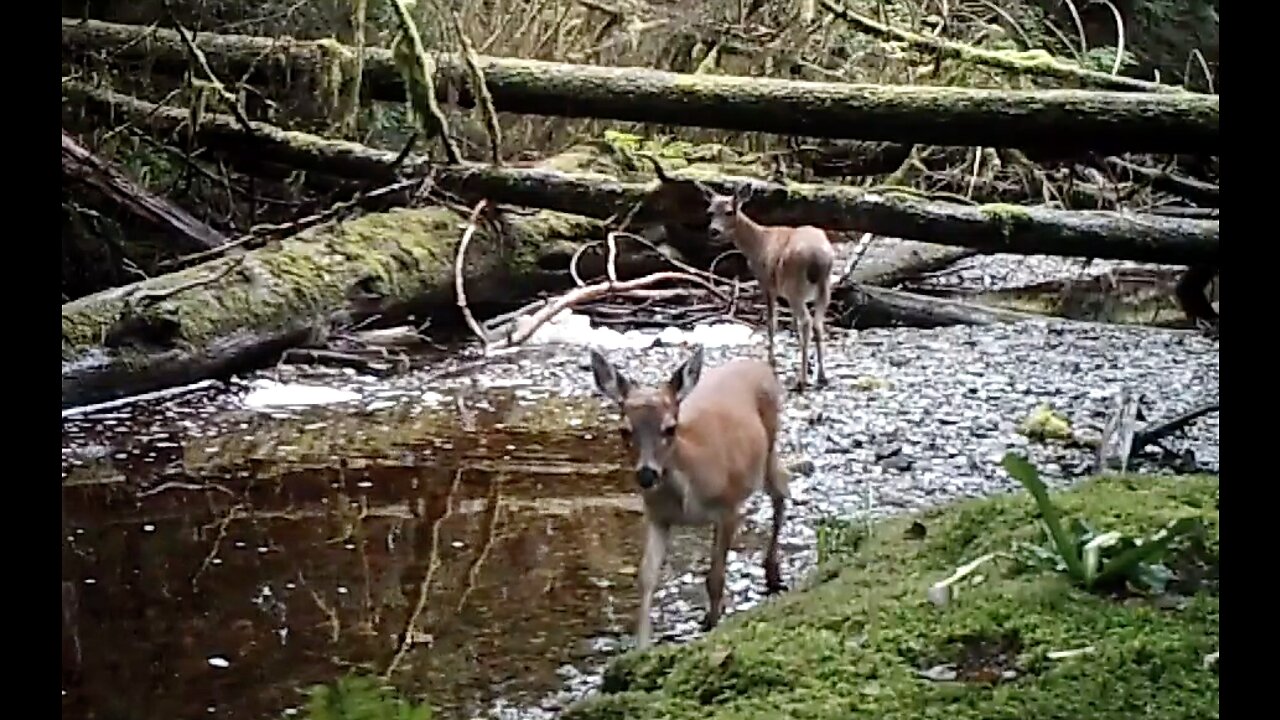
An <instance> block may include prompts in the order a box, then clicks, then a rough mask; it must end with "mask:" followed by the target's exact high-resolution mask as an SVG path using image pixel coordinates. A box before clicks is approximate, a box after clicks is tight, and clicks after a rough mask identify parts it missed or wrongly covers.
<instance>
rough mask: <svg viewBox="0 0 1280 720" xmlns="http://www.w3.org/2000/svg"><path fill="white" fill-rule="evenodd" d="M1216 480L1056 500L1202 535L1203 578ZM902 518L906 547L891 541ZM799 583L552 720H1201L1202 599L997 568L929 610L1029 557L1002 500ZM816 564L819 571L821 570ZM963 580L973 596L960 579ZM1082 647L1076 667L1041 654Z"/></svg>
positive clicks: (1067, 508) (1029, 538)
mask: <svg viewBox="0 0 1280 720" xmlns="http://www.w3.org/2000/svg"><path fill="white" fill-rule="evenodd" d="M1217 498H1218V481H1217V478H1216V477H1192V478H1186V479H1170V478H1153V477H1133V476H1124V477H1104V478H1101V479H1097V480H1094V481H1091V482H1088V483H1086V484H1084V485H1083V486H1081V487H1079V488H1077V489H1075V490H1073V491H1069V492H1065V493H1061V494H1059V495H1057V496H1055V501H1056V502H1058V503H1059V504H1060V506H1061V507H1062V509H1063V511H1064V512H1065V513H1067V514H1068V515H1070V516H1072V517H1085V518H1088V519H1089V520H1091V521H1093V522H1094V523H1095V525H1096V526H1097V527H1105V528H1107V529H1115V530H1120V531H1123V532H1132V533H1134V534H1149V533H1150V532H1152V531H1154V530H1155V529H1156V528H1158V527H1160V526H1162V525H1163V524H1165V523H1167V522H1169V521H1170V520H1173V519H1175V518H1178V517H1183V516H1187V515H1194V516H1197V517H1200V518H1202V519H1203V521H1204V523H1205V525H1206V529H1207V541H1206V547H1205V548H1204V549H1203V550H1202V551H1201V552H1200V553H1199V554H1198V555H1197V557H1196V559H1197V561H1199V562H1201V563H1203V564H1204V565H1207V566H1208V567H1210V568H1212V570H1213V572H1214V573H1215V574H1216V569H1217V564H1218V538H1219V532H1218V509H1217ZM915 520H918V521H919V522H921V523H922V524H923V525H924V526H925V527H926V529H927V533H926V534H925V536H924V538H923V539H911V536H910V535H909V534H908V533H906V530H907V528H908V526H910V525H911V523H912V522H913V521H915ZM845 536H847V537H848V538H849V539H850V542H856V543H857V548H856V550H855V551H853V552H851V553H838V552H837V553H832V555H833V557H835V559H836V560H835V562H837V563H838V565H836V566H835V567H834V568H832V567H824V568H822V570H823V571H824V572H821V573H819V574H818V575H817V577H819V578H822V577H824V576H825V577H826V578H828V579H826V580H825V581H820V582H818V583H816V584H814V585H812V586H810V587H807V588H804V589H801V590H797V591H794V592H791V593H788V594H786V595H784V596H781V597H779V598H778V599H776V600H775V601H772V602H769V603H767V604H765V605H763V606H761V607H759V608H757V609H755V610H751V611H747V612H744V613H739V614H735V615H732V616H729V617H728V618H727V619H726V620H725V621H723V622H722V624H721V626H720V627H719V628H718V629H717V630H716V631H714V632H712V633H710V634H709V635H708V636H706V637H704V638H702V639H700V640H698V641H695V642H691V643H688V644H684V645H659V646H658V647H656V648H654V649H653V650H651V651H649V652H647V653H636V652H631V653H628V654H626V655H623V656H622V657H620V658H619V659H618V660H617V661H616V662H615V663H614V664H613V665H612V666H611V667H610V669H609V672H608V674H607V676H606V683H605V692H604V693H603V694H602V695H600V696H598V697H595V698H592V699H589V700H587V701H585V702H583V703H581V704H580V705H579V706H577V707H575V708H573V709H571V711H570V712H568V713H566V714H565V715H563V716H562V717H563V718H564V720H604V719H605V718H619V719H621V718H628V719H632V718H635V719H643V718H665V719H666V720H686V719H687V720H694V719H695V718H696V719H697V720H703V719H708V720H710V719H714V720H728V719H729V718H733V719H735V720H736V719H738V718H742V719H744V720H745V719H746V718H765V717H779V718H782V717H785V718H809V719H817V718H822V719H826V718H830V719H831V720H836V719H837V718H840V719H842V720H843V719H844V718H851V717H874V718H878V719H879V718H883V719H886V720H915V719H916V718H937V719H942V718H946V720H1026V719H1027V718H1090V719H1091V720H1136V719H1138V718H1151V719H1152V720H1157V719H1158V720H1182V719H1187V720H1190V719H1192V718H1208V717H1217V716H1218V675H1217V672H1216V671H1215V670H1211V669H1205V667H1204V664H1203V663H1204V658H1205V656H1206V655H1208V654H1210V653H1213V652H1215V651H1217V649H1218V594H1217V590H1216V582H1215V583H1207V584H1204V585H1202V586H1201V587H1200V588H1199V590H1197V591H1195V592H1194V593H1193V594H1191V595H1190V596H1189V597H1188V598H1187V599H1186V602H1185V604H1184V605H1182V606H1180V607H1176V608H1174V607H1161V606H1158V605H1157V604H1156V603H1155V602H1153V601H1149V600H1146V599H1129V600H1118V599H1115V598H1111V597H1106V596H1102V595H1099V594H1091V593H1088V592H1085V591H1083V590H1080V589H1077V588H1075V587H1073V586H1072V585H1071V584H1070V582H1069V581H1068V580H1067V579H1066V578H1065V576H1063V575H1061V574H1060V573H1054V572H1052V571H1029V570H1027V569H1026V568H1025V567H1020V566H1017V565H1015V564H1013V563H1012V562H1011V561H1009V560H1007V559H1001V558H997V559H996V560H994V561H992V562H990V563H988V564H987V565H984V566H983V568H982V569H981V570H980V571H979V572H978V573H976V574H975V576H970V577H971V580H966V581H962V582H961V583H960V587H958V588H954V589H956V590H957V594H956V596H955V599H954V600H952V602H951V603H950V604H949V605H947V606H945V607H943V608H937V607H935V606H934V605H932V604H931V603H929V602H928V601H927V600H926V595H925V590H926V588H927V587H928V586H929V585H930V584H931V583H933V582H936V581H938V580H940V579H942V578H944V577H946V576H947V575H949V574H950V573H951V572H952V571H953V570H954V569H955V567H956V566H957V565H959V564H961V563H964V562H967V561H969V560H971V559H973V558H975V557H977V556H979V555H982V554H984V553H987V552H992V551H1007V550H1009V549H1010V548H1011V546H1012V545H1013V543H1014V542H1017V541H1021V542H1033V543H1040V542H1043V540H1044V533H1043V530H1042V529H1041V528H1040V527H1039V526H1038V518H1037V511H1036V508H1035V503H1034V501H1033V500H1032V499H1031V497H1030V496H1029V495H1027V494H1026V493H1016V494H1010V495H1006V496H1000V497H995V498H986V499H981V500H974V501H969V502H965V503H961V504H958V505H955V506H951V507H945V508H941V509H936V510H933V511H929V512H926V513H923V514H921V515H919V516H916V517H909V518H902V519H898V520H893V521H888V522H885V523H882V524H879V525H877V526H876V527H875V529H874V531H873V532H872V534H871V535H870V536H866V537H864V536H862V535H861V534H860V533H848V534H845ZM828 565H829V566H830V565H831V563H828ZM975 580H976V582H974V581H975ZM998 640H1004V641H1006V642H1009V643H1010V644H1011V647H1012V652H1011V654H1012V658H1011V659H1010V663H1009V664H1010V665H1012V667H1013V669H1014V670H1015V672H1016V677H1015V678H1013V679H1011V680H1006V681H1004V682H1000V683H998V684H983V683H979V682H972V681H971V682H960V681H957V682H936V681H932V680H928V679H925V678H922V677H920V675H919V674H918V673H919V671H921V670H924V669H927V668H930V667H934V666H936V665H939V664H943V663H948V662H954V661H956V660H957V659H958V658H959V657H960V656H961V655H962V652H963V649H964V648H966V647H970V648H971V647H974V646H975V645H976V643H977V642H979V641H998ZM1087 646H1091V647H1092V651H1091V652H1089V653H1086V654H1082V655H1078V656H1075V657H1068V658H1059V659H1054V658H1053V657H1052V656H1051V655H1050V653H1053V652H1055V651H1063V650H1073V649H1079V648H1083V647H1087Z"/></svg>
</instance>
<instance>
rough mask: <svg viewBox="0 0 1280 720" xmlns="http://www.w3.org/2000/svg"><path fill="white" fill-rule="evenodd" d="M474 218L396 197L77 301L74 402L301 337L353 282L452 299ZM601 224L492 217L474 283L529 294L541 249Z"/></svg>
mask: <svg viewBox="0 0 1280 720" xmlns="http://www.w3.org/2000/svg"><path fill="white" fill-rule="evenodd" d="M465 224H466V219H465V217H463V216H462V215H460V214H459V213H457V212H455V211H453V210H449V209H444V208H427V209H413V210H410V209H396V210H392V211H390V212H386V213H377V214H371V215H366V216H363V217H360V218H357V219H355V220H351V221H348V222H343V223H341V224H336V225H327V226H322V227H317V228H313V229H310V230H307V231H305V232H303V233H300V234H299V235H297V236H294V237H292V238H289V239H287V240H284V241H282V242H278V243H272V244H270V245H268V246H266V247H263V248H260V249H257V250H254V251H252V252H249V253H246V254H244V255H242V256H238V257H231V258H223V259H218V260H214V261H210V262H207V263H204V264H201V265H198V266H195V267H192V268H188V269H186V270H183V271H180V272H175V273H171V274H168V275H163V276H160V277H157V278H153V279H151V280H148V281H146V282H144V283H137V284H134V285H132V286H126V287H123V288H116V289H112V290H108V291H104V292H101V293H97V294H95V295H90V296H86V297H83V298H79V299H77V300H75V301H72V302H69V303H66V304H64V305H63V307H62V359H63V404H64V406H65V405H70V404H80V403H86V402H97V401H100V400H103V399H109V398H111V397H118V396H120V395H124V394H129V393H134V392H145V391H147V390H153V389H156V388H159V387H164V386H166V385H172V384H176V383H179V382H190V381H192V380H193V379H199V378H203V377H210V376H212V375H216V374H218V373H220V372H224V371H226V370H227V369H228V368H233V367H236V366H238V364H240V363H244V362H246V361H247V359H248V358H252V357H255V356H256V355H257V354H260V353H263V352H268V351H275V352H278V351H280V350H283V349H284V348H285V347H289V346H293V345H297V344H299V343H301V342H305V341H306V339H307V338H309V337H315V336H316V333H321V334H322V333H324V332H326V331H327V329H328V327H329V325H330V323H331V322H332V320H333V319H334V318H337V317H341V316H342V315H343V314H350V315H353V316H356V317H358V316H359V315H360V314H361V313H362V312H364V310H362V309H361V308H360V306H359V304H358V303H357V301H355V300H353V296H360V295H373V296H376V297H377V298H378V300H377V312H378V313H379V314H390V315H393V316H394V315H396V314H398V313H407V312H412V311H414V310H415V309H424V310H425V309H427V308H428V307H429V306H432V305H434V306H441V305H445V304H449V305H451V304H452V303H453V297H454V279H453V257H454V252H455V249H456V247H457V243H458V241H459V239H460V237H461V234H462V231H463V229H464V227H465ZM599 232H600V226H599V224H598V223H596V222H594V221H591V220H587V219H584V218H578V217H571V216H566V215H563V214H559V213H554V212H540V213H537V214H535V215H532V216H525V217H512V218H508V221H507V223H506V226H505V232H504V233H503V235H502V237H495V236H494V235H493V234H492V233H491V232H490V231H489V230H488V229H487V228H486V227H484V226H483V225H482V227H481V228H480V229H479V231H478V232H477V233H476V235H475V237H474V239H473V242H472V243H471V245H470V246H469V248H468V253H467V255H468V257H467V262H466V266H465V271H464V275H465V278H466V282H467V293H468V297H469V298H470V299H472V300H473V301H477V302H483V301H495V300H496V301H508V302H513V301H518V300H519V299H521V297H522V296H523V295H525V294H527V292H528V291H529V289H530V287H533V288H534V289H536V288H537V287H540V286H541V285H542V284H544V283H545V282H547V278H546V274H547V273H546V271H544V270H542V269H541V268H540V266H539V265H540V264H539V259H540V258H541V257H543V255H545V254H547V253H551V254H552V255H553V256H558V255H559V254H560V253H562V252H563V251H564V248H565V247H566V246H572V245H571V243H573V242H574V241H581V240H583V239H586V238H588V237H591V236H595V235H598V234H599ZM558 269H559V268H557V270H558ZM552 279H553V280H554V278H552ZM157 336H158V337H157Z"/></svg>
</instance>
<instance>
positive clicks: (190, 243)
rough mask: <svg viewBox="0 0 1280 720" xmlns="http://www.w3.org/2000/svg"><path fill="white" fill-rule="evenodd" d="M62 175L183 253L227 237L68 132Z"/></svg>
mask: <svg viewBox="0 0 1280 720" xmlns="http://www.w3.org/2000/svg"><path fill="white" fill-rule="evenodd" d="M62 176H63V178H65V179H69V180H71V181H73V182H76V183H80V184H82V185H85V186H88V187H90V188H92V189H93V190H95V191H97V192H98V193H99V194H100V195H102V196H103V197H104V198H106V199H107V200H108V201H110V202H111V203H113V204H114V205H116V206H117V207H119V208H121V209H123V210H124V211H125V212H126V213H129V214H130V215H132V216H134V217H136V218H138V219H140V220H142V221H143V222H144V223H146V224H148V225H152V226H154V227H157V228H159V229H160V230H161V231H163V232H165V233H166V234H167V235H169V236H171V237H172V238H173V239H174V240H175V241H176V242H175V246H176V247H177V248H179V249H181V250H186V251H197V250H210V249H213V248H216V247H219V246H221V245H224V244H226V242H227V238H226V237H225V236H224V235H223V234H222V233H220V232H218V231H217V230H214V229H213V228H211V227H209V226H208V225H206V224H204V223H203V222H201V221H200V220H198V219H196V218H195V217H193V216H192V215H191V214H190V213H188V212H187V211H186V210H183V209H182V208H180V207H178V206H177V205H174V204H173V203H171V202H169V201H168V200H165V199H164V198H161V197H157V196H155V195H153V194H152V193H150V192H148V191H147V190H146V189H144V188H141V187H139V186H138V185H136V184H135V183H134V182H133V181H132V180H130V179H129V178H128V177H127V176H126V175H125V174H124V173H122V172H120V170H118V169H116V167H115V166H113V165H111V164H110V163H108V162H106V161H104V160H102V159H101V158H99V157H97V156H96V155H94V154H93V153H91V152H89V151H88V150H86V149H85V148H84V147H83V146H82V145H80V143H78V142H76V141H75V139H73V138H72V137H71V136H70V135H68V134H67V133H66V131H65V130H64V131H63V133H62Z"/></svg>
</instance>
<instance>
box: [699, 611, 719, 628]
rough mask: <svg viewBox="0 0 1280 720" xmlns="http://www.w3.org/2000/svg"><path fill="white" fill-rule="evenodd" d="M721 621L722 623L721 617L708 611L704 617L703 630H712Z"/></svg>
mask: <svg viewBox="0 0 1280 720" xmlns="http://www.w3.org/2000/svg"><path fill="white" fill-rule="evenodd" d="M719 623H720V618H719V617H716V616H715V615H712V614H711V613H707V614H706V616H705V617H703V618H702V624H701V628H702V631H703V632H711V630H712V629H713V628H715V626H716V625H718V624H719Z"/></svg>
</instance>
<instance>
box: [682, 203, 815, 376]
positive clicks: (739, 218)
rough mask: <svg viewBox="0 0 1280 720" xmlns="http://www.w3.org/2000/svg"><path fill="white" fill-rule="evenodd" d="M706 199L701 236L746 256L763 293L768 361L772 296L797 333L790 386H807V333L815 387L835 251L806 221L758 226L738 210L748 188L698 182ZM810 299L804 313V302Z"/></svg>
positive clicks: (773, 320) (773, 329)
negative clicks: (721, 188)
mask: <svg viewBox="0 0 1280 720" xmlns="http://www.w3.org/2000/svg"><path fill="white" fill-rule="evenodd" d="M699 187H701V188H702V193H703V195H704V196H705V197H706V200H707V213H708V214H709V215H710V216H711V224H710V225H709V226H708V227H707V235H708V236H709V237H710V238H711V240H713V241H718V240H721V239H723V238H728V239H729V240H730V241H732V242H733V246H734V247H736V248H737V249H738V251H739V252H741V253H742V254H743V256H745V257H746V258H747V266H748V267H749V268H751V274H752V275H754V276H755V278H756V280H757V281H758V282H759V283H760V290H761V292H762V293H763V294H764V301H765V319H766V323H767V326H768V332H769V364H770V365H772V366H773V367H775V368H776V367H777V363H776V361H775V359H774V354H773V336H774V333H775V332H776V328H777V305H778V298H779V297H781V298H784V299H785V300H786V301H787V306H788V307H790V309H791V316H792V317H794V318H795V326H796V331H797V332H796V334H797V335H799V336H800V378H799V380H798V381H797V382H796V384H795V386H794V389H796V390H799V391H801V392H803V391H804V390H805V389H806V388H807V386H808V384H809V339H810V336H811V335H812V337H813V340H814V345H816V348H815V349H816V350H817V356H818V377H817V383H816V384H817V386H818V387H822V386H825V385H826V384H827V370H826V364H825V363H824V362H823V349H824V348H823V346H824V345H825V342H826V335H827V330H826V317H827V306H828V305H830V304H831V267H832V265H834V264H835V250H834V249H833V248H832V247H831V241H830V239H828V238H827V233H826V232H824V231H823V230H822V229H820V228H816V227H814V226H812V225H802V226H800V227H786V226H769V225H761V224H759V223H757V222H755V221H754V220H752V219H751V218H749V217H747V214H746V213H745V212H743V211H742V206H743V204H745V203H746V201H747V200H748V199H749V198H750V196H751V188H750V186H742V188H744V189H740V190H738V191H737V192H735V193H734V194H733V195H720V194H719V193H716V192H715V191H713V190H711V189H710V188H708V187H706V186H705V185H702V184H701V183H699ZM809 302H812V303H813V313H812V315H810V313H809V307H808V303H809Z"/></svg>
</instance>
